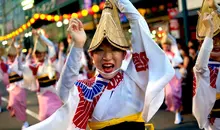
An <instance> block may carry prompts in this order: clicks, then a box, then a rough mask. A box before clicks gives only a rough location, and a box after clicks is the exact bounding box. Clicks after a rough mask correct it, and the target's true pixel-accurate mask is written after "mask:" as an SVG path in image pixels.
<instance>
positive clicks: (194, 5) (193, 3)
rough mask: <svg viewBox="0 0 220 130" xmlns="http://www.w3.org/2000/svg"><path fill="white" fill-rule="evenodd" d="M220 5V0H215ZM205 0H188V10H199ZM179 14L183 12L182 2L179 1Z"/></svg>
mask: <svg viewBox="0 0 220 130" xmlns="http://www.w3.org/2000/svg"><path fill="white" fill-rule="evenodd" d="M215 1H216V2H217V3H219V4H220V0H215ZM202 2H203V0H186V5H187V9H188V10H193V9H198V8H200V7H201V6H202ZM178 6H179V12H182V11H183V8H182V0H178Z"/></svg>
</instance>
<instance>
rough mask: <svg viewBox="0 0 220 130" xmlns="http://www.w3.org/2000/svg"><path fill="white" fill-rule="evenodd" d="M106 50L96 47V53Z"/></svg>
mask: <svg viewBox="0 0 220 130" xmlns="http://www.w3.org/2000/svg"><path fill="white" fill-rule="evenodd" d="M103 51H104V49H102V48H97V49H95V51H94V52H95V53H98V52H103Z"/></svg>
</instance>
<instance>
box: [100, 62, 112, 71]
mask: <svg viewBox="0 0 220 130" xmlns="http://www.w3.org/2000/svg"><path fill="white" fill-rule="evenodd" d="M114 66H115V65H114V64H111V63H104V64H102V69H103V71H104V72H105V73H111V72H112V71H113V70H114Z"/></svg>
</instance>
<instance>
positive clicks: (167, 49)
mask: <svg viewBox="0 0 220 130" xmlns="http://www.w3.org/2000/svg"><path fill="white" fill-rule="evenodd" d="M162 48H163V50H164V51H170V50H171V45H170V44H162Z"/></svg>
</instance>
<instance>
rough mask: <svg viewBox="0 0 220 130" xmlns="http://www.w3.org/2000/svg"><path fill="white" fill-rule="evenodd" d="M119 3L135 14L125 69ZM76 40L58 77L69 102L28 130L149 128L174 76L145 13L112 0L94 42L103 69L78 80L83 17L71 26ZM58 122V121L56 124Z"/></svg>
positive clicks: (98, 65)
mask: <svg viewBox="0 0 220 130" xmlns="http://www.w3.org/2000/svg"><path fill="white" fill-rule="evenodd" d="M115 4H116V5H117V6H118V8H119V10H120V11H121V12H122V13H125V14H126V16H127V18H128V19H129V20H130V26H131V30H132V32H133V33H132V44H133V45H132V49H133V54H132V55H133V59H132V60H131V61H130V63H129V65H128V68H127V69H126V71H122V70H121V69H120V67H121V64H122V61H123V59H124V57H125V55H126V50H128V49H129V48H130V44H128V42H127V40H126V39H125V36H124V34H123V30H122V28H121V25H120V20H119V17H118V12H117V8H116V6H115ZM68 31H70V33H71V35H72V38H73V41H74V44H73V47H72V48H71V51H70V54H69V56H68V58H67V62H66V64H65V68H64V69H63V71H62V74H61V77H60V79H59V81H58V84H57V85H58V91H59V95H60V97H61V99H62V100H63V101H64V102H65V105H64V106H63V107H62V108H60V109H59V110H58V111H56V112H55V113H54V114H53V115H52V116H51V117H49V118H48V119H47V120H45V121H43V122H41V123H39V124H36V125H34V126H32V127H30V128H28V129H27V130H29V129H30V130H32V129H34V130H43V129H47V130H79V129H83V130H84V129H86V126H87V124H88V123H89V126H90V128H91V129H94V130H96V129H102V130H107V129H114V130H119V129H120V130H122V129H123V130H125V129H138V130H145V125H144V122H148V121H149V120H150V119H151V118H152V116H153V115H154V114H155V113H156V112H157V110H158V109H159V107H160V105H161V104H162V103H163V99H164V89H163V88H164V86H165V85H166V84H167V83H168V82H169V81H170V80H171V78H172V77H173V76H174V70H173V68H172V66H171V64H170V62H169V60H168V58H167V57H166V55H165V53H164V52H163V51H162V50H161V49H160V48H159V47H158V45H157V44H156V43H155V42H154V41H153V39H152V38H151V36H150V31H149V28H148V25H147V23H146V21H145V19H144V18H143V17H142V16H141V15H140V14H139V12H138V11H137V10H136V8H135V7H134V6H133V5H132V3H131V2H130V1H129V0H115V1H114V2H113V1H111V0H107V1H106V2H105V6H104V10H103V11H102V16H101V19H100V23H99V26H98V28H97V30H96V33H95V35H94V37H93V40H92V43H91V45H90V48H89V50H88V51H89V52H90V53H91V56H92V59H93V61H94V65H95V66H96V68H97V71H98V73H99V74H98V75H97V76H95V77H94V78H91V79H88V80H78V81H76V79H77V75H78V72H79V69H80V68H79V67H80V66H79V64H80V63H79V61H80V57H81V52H82V51H83V49H82V48H83V46H84V44H85V41H86V34H85V32H84V30H83V25H82V23H81V21H79V20H78V19H72V20H71V22H70V25H69V28H68ZM51 124H53V125H51Z"/></svg>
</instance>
